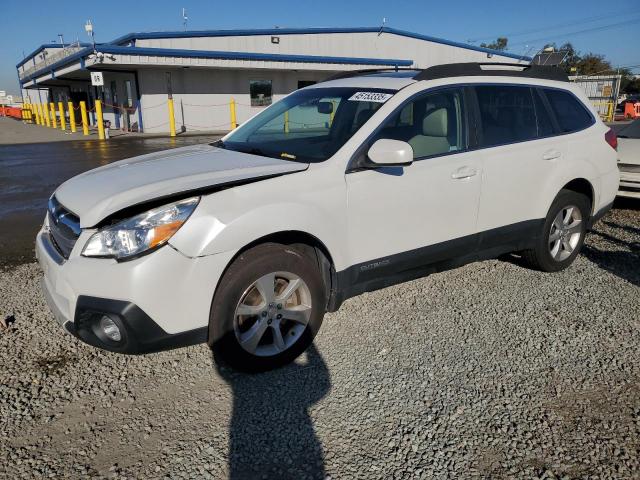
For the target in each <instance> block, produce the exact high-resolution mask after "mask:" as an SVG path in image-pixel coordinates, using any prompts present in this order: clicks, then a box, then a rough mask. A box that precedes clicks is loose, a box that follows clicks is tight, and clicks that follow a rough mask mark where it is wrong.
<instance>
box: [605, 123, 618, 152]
mask: <svg viewBox="0 0 640 480" xmlns="http://www.w3.org/2000/svg"><path fill="white" fill-rule="evenodd" d="M604 140H605V142H607V143H608V144H609V145H610V146H611V148H613V149H614V150H618V136H617V135H616V132H614V131H613V130H612V129H611V128H610V129H609V130H607V133H605V134H604Z"/></svg>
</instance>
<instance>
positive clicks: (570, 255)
mask: <svg viewBox="0 0 640 480" xmlns="http://www.w3.org/2000/svg"><path fill="white" fill-rule="evenodd" d="M590 215H591V202H590V201H589V198H588V197H587V196H586V195H583V194H581V193H578V192H574V191H572V190H561V191H560V193H559V194H558V196H557V197H556V199H555V200H554V201H553V204H552V205H551V208H549V212H548V213H547V217H546V219H545V222H544V226H543V230H542V232H541V233H540V235H539V238H538V240H537V242H536V246H535V247H534V248H532V249H530V250H525V251H524V252H522V256H523V258H524V259H525V261H526V262H527V263H528V264H529V265H530V266H531V267H532V268H535V269H537V270H542V271H543V272H558V271H560V270H564V269H565V268H567V267H568V266H569V265H571V264H572V263H573V261H574V260H575V259H576V257H577V256H578V253H579V252H580V249H581V248H582V245H583V243H584V237H585V235H586V233H587V222H588V220H589V216H590Z"/></svg>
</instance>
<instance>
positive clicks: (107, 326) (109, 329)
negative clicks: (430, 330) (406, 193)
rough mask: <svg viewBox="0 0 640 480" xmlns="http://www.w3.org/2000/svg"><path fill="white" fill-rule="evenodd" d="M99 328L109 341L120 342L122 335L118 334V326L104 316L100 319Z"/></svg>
mask: <svg viewBox="0 0 640 480" xmlns="http://www.w3.org/2000/svg"><path fill="white" fill-rule="evenodd" d="M100 328H101V329H102V331H103V332H104V334H105V335H106V336H107V338H109V339H110V340H113V341H114V342H119V341H120V340H122V334H121V333H120V329H119V328H118V325H116V322H114V321H113V320H111V318H109V317H107V316H106V315H103V316H102V318H101V319H100Z"/></svg>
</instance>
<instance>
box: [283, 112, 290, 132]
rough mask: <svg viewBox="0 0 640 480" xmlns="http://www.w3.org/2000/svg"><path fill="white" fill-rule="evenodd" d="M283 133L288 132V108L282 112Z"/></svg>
mask: <svg viewBox="0 0 640 480" xmlns="http://www.w3.org/2000/svg"><path fill="white" fill-rule="evenodd" d="M284 133H289V110H287V111H286V112H284Z"/></svg>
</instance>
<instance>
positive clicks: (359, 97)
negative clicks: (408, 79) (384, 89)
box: [349, 92, 393, 103]
mask: <svg viewBox="0 0 640 480" xmlns="http://www.w3.org/2000/svg"><path fill="white" fill-rule="evenodd" d="M391 97H393V94H391V93H380V92H356V93H354V94H353V95H351V98H349V100H351V101H353V102H378V103H384V102H386V101H387V100H389V99H390V98H391Z"/></svg>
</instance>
